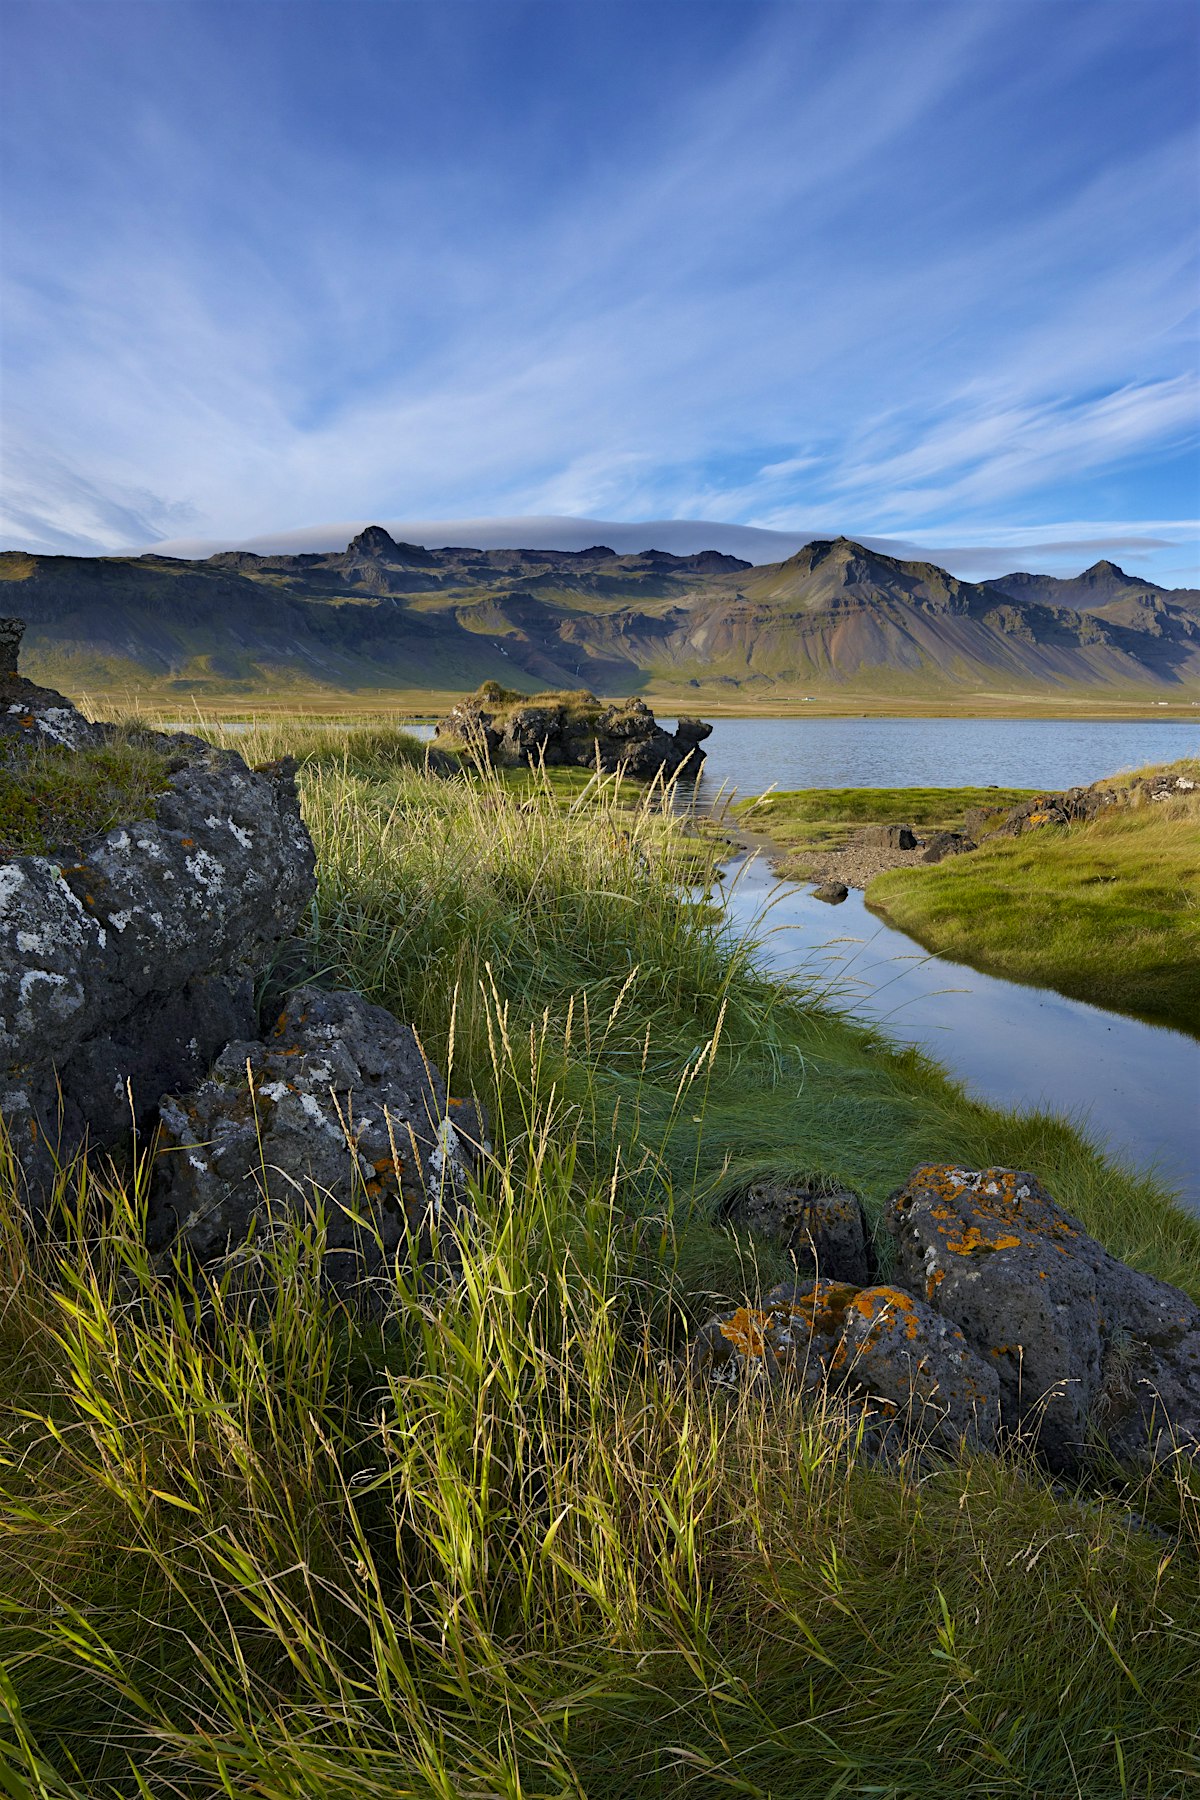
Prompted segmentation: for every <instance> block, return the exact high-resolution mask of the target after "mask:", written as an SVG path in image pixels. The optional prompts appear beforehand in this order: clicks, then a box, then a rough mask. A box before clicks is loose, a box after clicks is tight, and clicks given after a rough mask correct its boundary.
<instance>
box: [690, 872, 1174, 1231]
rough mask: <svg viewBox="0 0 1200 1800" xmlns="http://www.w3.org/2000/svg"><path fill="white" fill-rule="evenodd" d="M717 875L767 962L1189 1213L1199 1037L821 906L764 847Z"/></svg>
mask: <svg viewBox="0 0 1200 1800" xmlns="http://www.w3.org/2000/svg"><path fill="white" fill-rule="evenodd" d="M724 885H725V889H726V901H725V904H726V909H727V911H728V914H729V917H730V920H731V921H732V923H733V924H734V926H735V927H736V928H737V929H738V930H739V931H753V933H754V935H755V936H756V937H760V938H761V940H762V955H763V959H764V961H765V962H767V963H768V964H769V965H770V966H771V967H772V968H774V969H777V970H778V971H779V972H780V973H781V974H788V975H795V976H799V977H801V978H802V979H804V980H806V981H808V982H809V983H810V984H812V986H813V987H815V989H816V991H817V992H818V993H819V994H822V995H827V996H828V998H829V999H830V1001H831V1002H832V1003H834V1004H835V1005H837V1006H838V1007H839V1008H841V1009H842V1010H844V1011H846V1012H847V1013H849V1014H852V1015H853V1016H854V1017H856V1018H859V1019H865V1020H869V1021H870V1022H871V1023H873V1024H878V1025H880V1026H881V1027H882V1028H883V1029H884V1031H885V1032H886V1033H887V1034H888V1036H890V1037H892V1038H895V1039H897V1040H899V1041H900V1042H903V1043H907V1044H917V1045H919V1046H920V1048H921V1049H922V1050H925V1051H927V1052H928V1053H929V1055H930V1056H932V1057H934V1058H935V1059H936V1060H937V1061H938V1062H939V1063H941V1065H942V1066H943V1068H945V1069H947V1070H948V1071H949V1072H950V1073H951V1074H952V1075H953V1076H954V1077H955V1078H956V1079H957V1080H959V1081H961V1082H962V1083H963V1084H964V1086H965V1087H966V1088H967V1089H968V1090H969V1091H970V1092H972V1093H974V1094H977V1095H978V1096H979V1098H980V1099H983V1100H988V1101H991V1102H992V1103H993V1104H995V1105H998V1106H1012V1107H1019V1108H1021V1109H1023V1110H1024V1109H1030V1108H1043V1109H1045V1110H1048V1111H1051V1112H1054V1113H1058V1114H1061V1115H1064V1116H1066V1117H1067V1118H1069V1119H1070V1120H1071V1121H1072V1122H1073V1123H1075V1124H1077V1125H1080V1126H1081V1127H1082V1128H1083V1129H1084V1130H1086V1131H1088V1132H1089V1133H1090V1134H1091V1135H1092V1136H1094V1137H1095V1138H1097V1139H1099V1140H1101V1141H1102V1142H1103V1143H1104V1144H1105V1145H1106V1146H1107V1147H1108V1149H1109V1150H1110V1151H1111V1152H1112V1153H1113V1154H1114V1155H1116V1156H1118V1157H1119V1158H1121V1160H1123V1161H1126V1162H1129V1163H1131V1164H1133V1165H1134V1166H1135V1167H1137V1168H1139V1169H1145V1170H1149V1169H1154V1170H1155V1171H1156V1172H1157V1173H1158V1174H1159V1175H1160V1176H1161V1177H1162V1178H1163V1180H1164V1181H1166V1182H1167V1183H1168V1185H1169V1186H1170V1187H1172V1188H1174V1189H1176V1190H1177V1191H1178V1193H1179V1195H1180V1198H1181V1200H1182V1202H1183V1204H1184V1205H1185V1206H1186V1207H1187V1209H1188V1211H1189V1212H1195V1213H1197V1214H1200V1041H1198V1040H1197V1039H1195V1038H1191V1037H1187V1036H1185V1035H1184V1034H1183V1033H1182V1032H1179V1031H1169V1030H1167V1029H1165V1028H1163V1027H1160V1026H1155V1025H1145V1024H1142V1023H1141V1021H1140V1020H1137V1019H1127V1018H1125V1017H1123V1016H1122V1015H1121V1014H1119V1013H1111V1012H1105V1011H1104V1010H1103V1009H1102V1008H1100V1007H1098V1006H1087V1005H1085V1004H1083V1002H1082V1001H1078V1000H1067V999H1065V998H1064V997H1063V996H1062V995H1061V994H1056V993H1054V992H1053V991H1052V990H1050V989H1048V988H1036V987H1023V986H1021V985H1020V984H1019V983H1017V982H1013V981H1005V980H1002V979H1001V978H1000V977H998V976H993V975H982V974H980V973H979V972H978V971H977V970H975V969H970V968H967V967H966V966H965V965H964V964H962V963H954V962H949V961H947V960H946V959H945V958H944V957H938V956H932V955H930V953H929V952H928V951H926V950H923V949H922V948H921V946H920V945H919V944H916V943H914V942H913V940H912V939H911V938H909V937H906V936H905V935H904V933H903V932H899V931H894V930H892V929H891V928H890V927H889V926H887V925H884V924H882V923H881V921H880V920H878V919H877V918H875V916H874V915H873V914H872V913H870V912H868V911H867V908H866V905H865V904H864V901H863V896H862V894H861V893H859V892H857V891H856V890H853V889H852V890H851V892H850V896H849V898H848V899H847V900H845V901H844V902H843V903H842V904H841V905H840V906H827V905H826V904H825V903H824V902H823V901H821V900H815V899H814V898H813V896H812V893H811V891H810V889H808V888H805V887H800V886H797V885H796V884H795V883H794V882H781V881H777V880H776V878H775V876H774V875H773V874H772V873H771V870H770V868H769V867H768V865H767V861H766V858H765V856H764V855H762V854H761V853H759V854H751V855H748V856H742V857H739V858H737V859H736V860H735V861H733V862H732V863H730V864H729V865H728V866H727V870H726V878H725V884H724Z"/></svg>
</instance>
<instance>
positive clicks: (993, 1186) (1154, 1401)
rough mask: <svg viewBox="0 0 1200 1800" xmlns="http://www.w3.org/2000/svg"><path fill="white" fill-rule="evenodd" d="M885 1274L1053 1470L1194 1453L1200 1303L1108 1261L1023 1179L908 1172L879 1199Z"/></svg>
mask: <svg viewBox="0 0 1200 1800" xmlns="http://www.w3.org/2000/svg"><path fill="white" fill-rule="evenodd" d="M885 1225H886V1228H887V1229H888V1231H889V1232H890V1233H891V1234H892V1236H893V1238H894V1239H895V1244H896V1274H897V1279H898V1280H899V1282H900V1283H901V1284H903V1285H907V1286H910V1287H913V1288H914V1290H915V1291H917V1292H922V1293H924V1295H925V1297H926V1299H927V1300H928V1302H929V1304H930V1305H931V1306H933V1307H935V1308H936V1310H937V1311H938V1312H940V1313H942V1314H944V1315H945V1316H946V1317H947V1318H949V1319H952V1320H953V1321H954V1323H955V1324H956V1325H958V1326H959V1328H960V1329H961V1330H962V1332H963V1334H964V1336H965V1337H966V1339H967V1342H968V1343H969V1344H970V1345H971V1346H972V1347H973V1348H974V1349H975V1350H977V1351H978V1352H979V1353H980V1355H982V1356H983V1357H984V1358H985V1360H987V1361H988V1362H989V1363H990V1364H991V1366H993V1367H994V1368H995V1370H996V1373H997V1375H998V1377H999V1381H1000V1406H1001V1417H1002V1421H1003V1423H1004V1425H1005V1427H1006V1428H1007V1429H1008V1430H1010V1431H1019V1432H1021V1433H1023V1434H1025V1435H1026V1436H1028V1437H1029V1438H1030V1439H1031V1440H1032V1441H1033V1442H1034V1443H1035V1444H1036V1445H1037V1447H1038V1449H1039V1451H1040V1452H1041V1454H1042V1455H1043V1456H1044V1457H1045V1459H1046V1460H1047V1461H1048V1462H1049V1463H1050V1464H1051V1466H1052V1467H1056V1468H1071V1467H1074V1466H1075V1465H1076V1464H1077V1463H1079V1462H1080V1461H1081V1460H1082V1459H1084V1458H1085V1457H1086V1455H1087V1453H1088V1451H1089V1449H1090V1448H1091V1447H1093V1446H1095V1445H1096V1444H1097V1443H1098V1442H1100V1443H1103V1444H1105V1445H1107V1447H1108V1449H1109V1450H1110V1451H1111V1452H1112V1453H1114V1454H1116V1455H1118V1456H1120V1457H1122V1458H1125V1459H1131V1460H1137V1461H1140V1462H1143V1463H1147V1462H1154V1461H1156V1460H1160V1459H1162V1458H1163V1457H1166V1456H1169V1455H1171V1454H1173V1453H1174V1451H1175V1450H1176V1449H1183V1450H1186V1451H1187V1452H1188V1453H1190V1454H1193V1455H1194V1454H1197V1453H1200V1381H1198V1380H1197V1374H1198V1373H1200V1306H1197V1305H1196V1303H1195V1302H1194V1301H1192V1300H1191V1299H1189V1298H1188V1296H1187V1295H1186V1294H1184V1293H1182V1292H1181V1291H1180V1290H1179V1289H1178V1288H1173V1287H1169V1286H1168V1285H1167V1283H1165V1282H1162V1281H1156V1280H1155V1279H1154V1278H1153V1277H1152V1276H1149V1275H1144V1274H1142V1273H1141V1272H1140V1271H1139V1270H1136V1269H1131V1268H1129V1267H1128V1266H1127V1265H1126V1264H1124V1263H1122V1262H1119V1261H1118V1260H1117V1258H1116V1257H1114V1256H1110V1255H1109V1253H1108V1251H1106V1250H1105V1249H1104V1248H1103V1246H1102V1245H1100V1244H1098V1243H1097V1242H1096V1240H1095V1239H1094V1238H1092V1237H1090V1236H1089V1235H1088V1233H1087V1232H1086V1231H1085V1230H1084V1228H1083V1226H1082V1225H1080V1223H1079V1222H1078V1220H1076V1219H1073V1218H1072V1217H1071V1216H1070V1215H1069V1214H1068V1213H1066V1212H1064V1211H1063V1209H1062V1208H1061V1207H1059V1206H1058V1205H1057V1204H1056V1202H1055V1201H1054V1200H1053V1199H1052V1198H1051V1196H1050V1195H1049V1194H1048V1193H1047V1192H1046V1190H1045V1189H1044V1188H1043V1187H1042V1186H1041V1184H1040V1183H1039V1182H1038V1181H1037V1180H1036V1179H1035V1178H1034V1176H1032V1175H1029V1174H1025V1173H1023V1172H1021V1171H1019V1170H1014V1169H980V1170H968V1169H959V1168H954V1167H950V1166H946V1165H938V1164H934V1165H928V1166H925V1167H921V1168H918V1169H915V1170H914V1171H913V1174H912V1175H911V1176H910V1177H909V1180H908V1182H907V1184H906V1186H905V1187H904V1188H903V1189H901V1190H900V1191H899V1192H898V1193H897V1194H895V1195H893V1196H892V1198H891V1200H890V1201H889V1202H888V1207H887V1210H886V1214H885Z"/></svg>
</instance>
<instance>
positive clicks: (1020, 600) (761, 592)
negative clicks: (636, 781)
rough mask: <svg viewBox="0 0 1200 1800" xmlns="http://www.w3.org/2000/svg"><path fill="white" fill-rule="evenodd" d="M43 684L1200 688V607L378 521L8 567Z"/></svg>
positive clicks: (814, 554)
mask: <svg viewBox="0 0 1200 1800" xmlns="http://www.w3.org/2000/svg"><path fill="white" fill-rule="evenodd" d="M0 580H2V581H3V582H4V584H5V585H4V587H3V588H0V610H4V611H11V612H13V613H15V614H18V615H20V616H21V617H23V618H25V619H26V621H27V623H28V627H29V630H28V633H27V637H26V645H27V658H26V660H27V664H28V667H29V670H30V673H32V674H33V675H34V676H35V678H37V679H40V680H46V681H50V682H51V683H57V685H60V686H67V687H71V686H74V687H76V688H78V687H80V686H85V687H87V686H91V687H95V688H104V689H111V688H112V687H113V686H118V687H124V688H126V689H128V690H131V691H133V692H134V693H137V692H141V691H145V692H147V693H150V692H159V693H176V694H179V693H196V694H198V695H201V696H203V694H205V693H214V692H217V691H220V692H222V693H224V694H230V693H236V692H245V693H246V694H247V695H253V694H256V693H264V694H266V693H287V692H289V691H296V690H300V689H303V688H305V687H309V688H317V689H322V690H338V689H346V690H351V691H361V690H371V691H384V692H387V691H394V692H405V693H412V692H416V691H419V690H424V689H432V690H436V691H439V692H447V691H469V690H471V689H473V688H475V687H477V686H478V685H479V683H480V682H481V681H483V680H487V679H496V680H500V681H501V682H502V683H503V685H506V686H513V685H517V686H522V685H526V686H527V687H528V688H529V690H530V691H532V690H533V689H535V688H536V687H539V686H563V685H567V686H580V685H584V686H588V687H591V688H593V689H595V690H596V691H601V692H607V693H612V694H614V695H616V694H632V693H637V692H648V691H654V692H655V693H658V694H666V693H670V692H675V691H678V693H679V695H680V699H681V700H683V699H685V698H687V697H688V696H689V695H690V696H691V697H693V698H694V696H695V691H696V690H697V689H704V690H706V691H709V692H713V693H716V694H718V695H720V694H728V695H730V696H735V695H746V696H754V697H758V698H761V699H762V700H763V701H765V702H769V701H770V699H771V697H772V694H773V693H774V692H777V691H782V690H783V689H784V688H792V687H795V686H796V685H804V686H806V687H810V688H811V687H819V688H821V689H822V690H827V691H830V692H833V693H836V692H838V691H846V690H849V689H851V688H853V689H855V690H858V689H863V690H868V691H879V692H881V693H895V694H897V695H898V696H903V695H911V696H921V695H924V696H926V697H936V696H937V695H939V694H947V695H953V696H958V697H961V696H962V695H964V694H969V693H970V692H972V691H984V690H986V691H989V692H992V691H997V690H998V691H1002V692H1003V691H1011V692H1014V693H1025V692H1028V693H1039V694H1040V693H1044V694H1055V693H1062V694H1070V693H1077V692H1084V691H1086V692H1094V693H1101V694H1102V693H1104V692H1111V693H1114V694H1115V693H1118V692H1120V693H1131V692H1140V693H1144V694H1145V695H1147V696H1150V695H1155V696H1156V697H1159V698H1161V697H1162V695H1163V694H1164V692H1170V693H1173V694H1174V695H1175V697H1181V698H1190V697H1192V696H1193V695H1197V696H1200V604H1198V603H1200V594H1196V593H1195V592H1194V591H1193V590H1188V589H1184V590H1168V589H1162V588H1158V587H1157V586H1156V585H1155V584H1154V583H1151V582H1140V581H1138V580H1137V579H1136V578H1134V577H1130V576H1127V575H1126V574H1125V573H1124V571H1123V570H1121V569H1119V568H1118V566H1117V565H1116V564H1115V563H1109V562H1107V561H1101V562H1100V563H1097V564H1095V565H1093V566H1092V568H1091V569H1089V570H1084V571H1083V572H1082V574H1081V575H1080V576H1078V577H1074V578H1072V579H1070V580H1064V579H1063V578H1060V577H1054V576H1039V575H1034V574H1024V573H1018V574H1014V575H1012V576H1008V577H1002V578H1000V579H998V580H994V581H988V582H971V581H965V580H962V579H960V578H959V577H958V576H955V575H952V574H950V573H949V571H947V570H946V569H943V568H941V567H939V566H938V565H937V564H935V563H931V562H926V561H921V560H906V559H903V558H899V557H893V556H889V555H887V554H885V553H884V552H882V551H879V550H874V549H871V548H869V547H868V546H866V545H864V544H862V543H860V542H858V541H856V540H854V539H851V538H847V537H834V538H817V539H813V540H811V541H810V542H808V543H807V544H804V545H803V546H801V547H800V548H799V549H798V550H796V551H795V552H794V553H793V554H792V555H790V556H788V557H787V558H785V559H784V560H783V561H781V562H778V563H768V564H752V563H750V562H747V561H745V560H744V559H742V558H739V557H736V556H731V555H729V554H727V553H725V552H722V551H718V550H701V551H695V552H690V553H688V554H684V555H680V554H675V553H673V552H669V551H662V550H658V549H648V550H641V551H638V552H634V553H625V554H619V553H618V552H617V551H616V550H614V549H613V548H612V546H610V545H605V544H593V545H591V546H588V547H586V548H582V549H578V550H566V551H562V550H540V549H537V548H535V547H513V548H492V549H478V548H473V547H471V546H446V547H443V548H440V549H436V550H433V549H427V548H425V547H424V546H422V545H419V544H411V543H404V542H397V540H395V539H394V538H393V537H392V536H391V534H390V533H389V532H388V531H387V530H386V529H385V528H384V527H382V526H379V525H372V526H367V527H365V528H364V529H363V530H361V531H360V532H357V533H356V534H355V535H354V536H353V537H352V538H351V540H350V542H349V543H348V544H347V546H346V548H345V550H342V551H333V552H299V553H290V552H277V553H272V552H265V553H263V552H254V551H249V550H227V551H217V552H214V553H213V554H212V555H211V556H209V557H207V558H206V559H204V560H203V561H195V560H192V559H187V558H175V557H167V556H163V555H161V554H159V553H155V552H147V553H143V554H142V555H140V556H137V557H69V556H36V555H32V554H27V553H25V552H7V553H4V554H0Z"/></svg>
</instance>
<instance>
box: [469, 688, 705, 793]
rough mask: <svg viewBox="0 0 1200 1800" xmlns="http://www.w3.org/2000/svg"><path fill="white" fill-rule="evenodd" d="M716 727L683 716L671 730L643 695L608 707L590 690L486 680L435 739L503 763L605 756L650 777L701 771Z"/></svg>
mask: <svg viewBox="0 0 1200 1800" xmlns="http://www.w3.org/2000/svg"><path fill="white" fill-rule="evenodd" d="M711 731H712V726H711V725H707V724H705V723H704V721H703V720H702V719H680V720H679V722H678V724H677V725H676V728H675V730H674V732H668V731H666V730H664V729H663V727H662V726H661V725H659V724H658V722H657V721H656V719H655V717H654V714H653V713H652V712H651V711H650V708H649V707H648V706H647V705H646V703H645V701H644V700H626V701H623V702H621V703H620V704H619V705H613V706H606V705H605V704H604V703H603V701H601V700H598V699H597V698H596V696H595V694H590V693H587V692H584V691H580V692H579V693H574V694H554V693H548V694H537V695H534V696H533V697H532V698H527V697H526V696H524V695H521V694H516V693H513V692H511V691H509V690H508V689H506V688H501V687H500V686H499V685H498V684H497V683H496V682H494V681H485V682H484V684H483V686H482V687H481V688H480V689H479V690H478V691H477V692H476V693H474V694H472V695H471V697H470V698H469V699H467V700H463V701H460V703H459V704H458V705H457V706H456V707H454V708H453V709H452V711H451V712H449V713H448V714H447V715H446V717H445V718H444V719H442V720H441V721H440V722H439V724H438V726H437V729H436V731H435V733H434V741H435V743H437V744H438V745H439V746H441V747H446V746H449V747H451V748H454V749H459V750H462V751H463V752H465V753H466V754H467V755H469V756H472V757H474V758H475V760H476V761H478V762H481V763H489V764H493V765H495V766H496V767H498V768H520V767H536V766H537V765H538V764H539V763H545V764H546V765H547V766H549V767H561V766H563V765H569V766H575V767H578V768H583V769H594V768H595V767H596V765H597V763H599V766H600V768H601V769H602V770H604V772H605V773H606V774H615V773H617V772H618V771H620V772H621V773H623V774H625V775H632V776H635V777H637V778H638V779H640V780H643V781H646V780H652V779H653V778H654V777H655V776H656V775H660V776H662V777H663V778H665V779H667V780H669V779H670V778H671V776H673V775H676V774H679V773H681V772H682V773H686V774H693V775H695V774H699V772H700V765H701V763H702V762H703V761H704V751H703V750H702V749H701V748H700V745H701V743H702V741H703V740H704V739H705V738H706V737H708V736H709V734H710V733H711Z"/></svg>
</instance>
